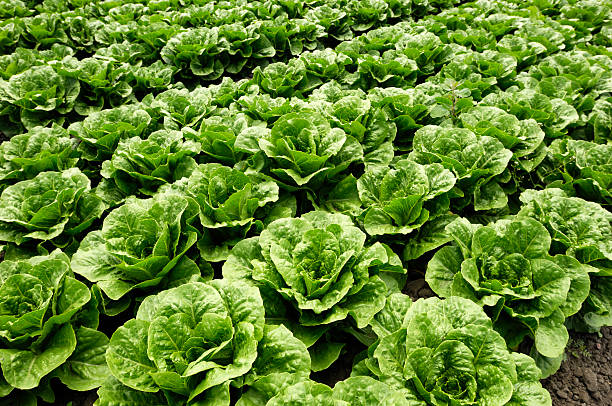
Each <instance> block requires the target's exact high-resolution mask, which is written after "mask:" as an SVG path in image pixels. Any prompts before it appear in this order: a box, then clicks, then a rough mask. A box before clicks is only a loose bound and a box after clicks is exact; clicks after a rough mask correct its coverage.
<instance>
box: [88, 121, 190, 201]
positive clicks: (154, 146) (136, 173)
mask: <svg viewBox="0 0 612 406" xmlns="http://www.w3.org/2000/svg"><path fill="white" fill-rule="evenodd" d="M199 151H200V144H199V143H197V142H195V141H192V140H189V139H185V134H184V133H183V132H181V131H173V130H159V131H155V132H154V133H152V134H151V135H149V137H148V138H147V139H146V140H143V139H142V138H140V137H132V138H128V139H125V140H122V141H119V145H118V146H117V148H116V149H115V151H114V152H113V156H112V157H111V159H110V160H108V161H104V162H103V163H102V170H101V172H100V173H101V174H102V176H104V177H105V178H107V179H110V180H112V181H113V183H114V185H115V186H116V187H117V188H118V189H119V190H120V191H121V192H122V193H124V194H126V195H134V194H138V193H139V192H140V193H143V194H147V195H152V194H154V193H155V192H156V191H157V188H158V187H159V186H160V185H163V184H166V183H169V182H173V181H176V180H179V179H181V178H183V177H185V176H189V174H191V172H192V171H193V169H194V168H195V167H196V163H195V160H194V159H193V156H195V155H196V154H197V153H198V152H199Z"/></svg>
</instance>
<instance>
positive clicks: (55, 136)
mask: <svg viewBox="0 0 612 406" xmlns="http://www.w3.org/2000/svg"><path fill="white" fill-rule="evenodd" d="M78 160H79V154H78V152H77V151H76V143H75V141H74V140H71V139H70V137H69V136H68V133H67V132H66V130H64V129H63V128H61V127H60V126H57V125H54V126H52V127H50V128H48V127H34V128H33V129H32V130H30V131H29V132H27V133H25V134H20V135H16V136H14V137H12V138H11V139H10V140H9V141H6V142H3V143H2V144H0V185H8V184H11V183H14V182H16V181H19V180H26V179H32V178H33V177H35V176H36V175H38V174H39V173H40V172H44V171H62V170H64V169H68V168H72V167H74V166H75V165H76V163H77V161H78ZM0 188H2V186H0Z"/></svg>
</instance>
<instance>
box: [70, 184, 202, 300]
mask: <svg viewBox="0 0 612 406" xmlns="http://www.w3.org/2000/svg"><path fill="white" fill-rule="evenodd" d="M197 213H198V206H197V203H196V202H195V201H193V199H190V198H187V197H185V196H182V195H180V194H177V193H163V194H157V195H156V196H154V197H152V198H150V199H137V198H135V197H129V198H128V199H127V200H126V201H125V203H124V204H123V205H121V206H119V207H118V208H116V209H114V210H113V211H111V212H110V213H109V214H108V216H106V218H105V219H104V223H103V224H102V229H101V230H96V231H92V232H90V233H89V234H87V236H86V237H85V238H84V239H83V241H82V242H81V245H80V246H79V249H78V250H77V252H76V253H75V254H74V255H73V256H72V263H71V264H72V269H73V270H74V272H75V273H77V274H79V275H81V276H83V277H85V278H87V279H88V280H89V281H90V282H93V283H96V284H97V286H98V287H99V288H100V289H101V290H102V292H104V293H105V294H106V295H107V296H108V297H109V298H110V299H111V300H119V299H121V298H123V297H124V296H125V295H127V294H128V293H129V292H132V291H140V292H141V293H142V292H143V291H144V292H146V291H155V290H161V289H163V288H165V287H168V286H175V285H179V284H181V283H185V282H186V281H188V280H189V279H191V278H196V277H199V276H200V269H199V268H198V266H197V265H196V264H195V262H193V261H192V260H191V259H189V258H188V257H187V256H186V255H185V253H186V252H187V250H189V248H191V247H192V246H194V244H195V243H196V240H197V238H198V232H197V231H196V229H195V228H193V227H192V226H191V224H192V222H193V221H194V218H195V217H196V216H197Z"/></svg>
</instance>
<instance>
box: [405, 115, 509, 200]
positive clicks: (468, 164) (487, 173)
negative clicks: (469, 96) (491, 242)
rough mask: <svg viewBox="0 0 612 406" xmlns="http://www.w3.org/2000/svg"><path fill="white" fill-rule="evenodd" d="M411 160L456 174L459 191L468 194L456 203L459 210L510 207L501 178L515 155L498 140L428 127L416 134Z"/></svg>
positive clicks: (450, 128) (469, 132) (466, 130)
mask: <svg viewBox="0 0 612 406" xmlns="http://www.w3.org/2000/svg"><path fill="white" fill-rule="evenodd" d="M409 157H410V158H411V159H412V160H414V161H416V162H418V163H420V164H429V163H440V164H442V166H444V167H445V168H446V169H449V170H451V171H452V172H453V173H454V174H455V176H456V177H457V188H458V189H460V190H461V191H463V193H464V197H463V198H461V199H458V200H457V201H456V202H455V203H454V204H455V206H457V208H458V209H462V208H464V207H466V206H468V205H470V204H473V205H474V209H475V210H490V209H500V208H503V207H505V206H506V205H507V204H508V196H506V193H505V192H504V190H503V189H502V187H501V185H500V183H501V181H502V180H503V178H500V176H499V175H501V174H502V173H503V172H504V171H505V170H506V167H507V166H508V162H509V161H510V158H512V152H511V151H510V150H508V149H506V148H504V145H503V144H502V143H501V141H499V140H498V139H496V138H493V137H490V136H488V135H477V134H474V133H473V132H472V131H470V130H468V129H465V128H452V127H439V126H434V125H428V126H425V127H422V128H420V129H418V130H417V131H416V133H415V135H414V140H413V151H412V152H411V153H410V155H409Z"/></svg>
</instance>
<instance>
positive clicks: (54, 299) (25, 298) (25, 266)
mask: <svg viewBox="0 0 612 406" xmlns="http://www.w3.org/2000/svg"><path fill="white" fill-rule="evenodd" d="M97 327H98V313H97V310H96V303H95V299H93V296H92V295H91V293H90V291H89V289H88V288H87V286H85V284H83V283H82V282H79V281H78V280H76V279H75V278H74V275H73V273H72V271H71V270H70V260H69V258H68V257H67V256H66V255H65V254H64V253H62V252H61V251H59V250H56V251H54V252H53V253H51V254H49V255H46V256H37V257H30V258H27V259H20V260H5V261H3V262H2V263H0V363H1V365H2V376H0V399H1V398H2V397H5V396H15V394H14V393H12V392H13V391H14V390H15V392H17V390H22V391H27V392H23V393H22V395H24V396H25V398H26V399H28V401H29V402H33V404H36V399H35V397H36V393H37V392H36V391H34V390H33V389H35V388H37V387H38V389H41V388H45V387H46V388H47V390H50V387H49V380H50V379H51V378H53V377H57V378H59V379H60V380H61V382H62V383H63V384H64V385H66V386H68V387H69V388H70V389H73V390H81V391H86V390H91V389H94V388H96V387H98V386H100V385H101V384H102V382H103V381H104V380H105V379H106V376H107V374H108V370H107V367H106V362H105V360H104V353H105V351H106V346H107V344H108V338H107V337H106V336H105V335H104V334H103V333H101V332H99V331H96V330H95V329H96V328H97ZM38 393H39V394H44V391H40V390H39V391H38ZM41 396H44V395H41ZM9 399H10V398H9ZM5 401H6V400H5ZM51 402H53V400H51Z"/></svg>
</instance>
